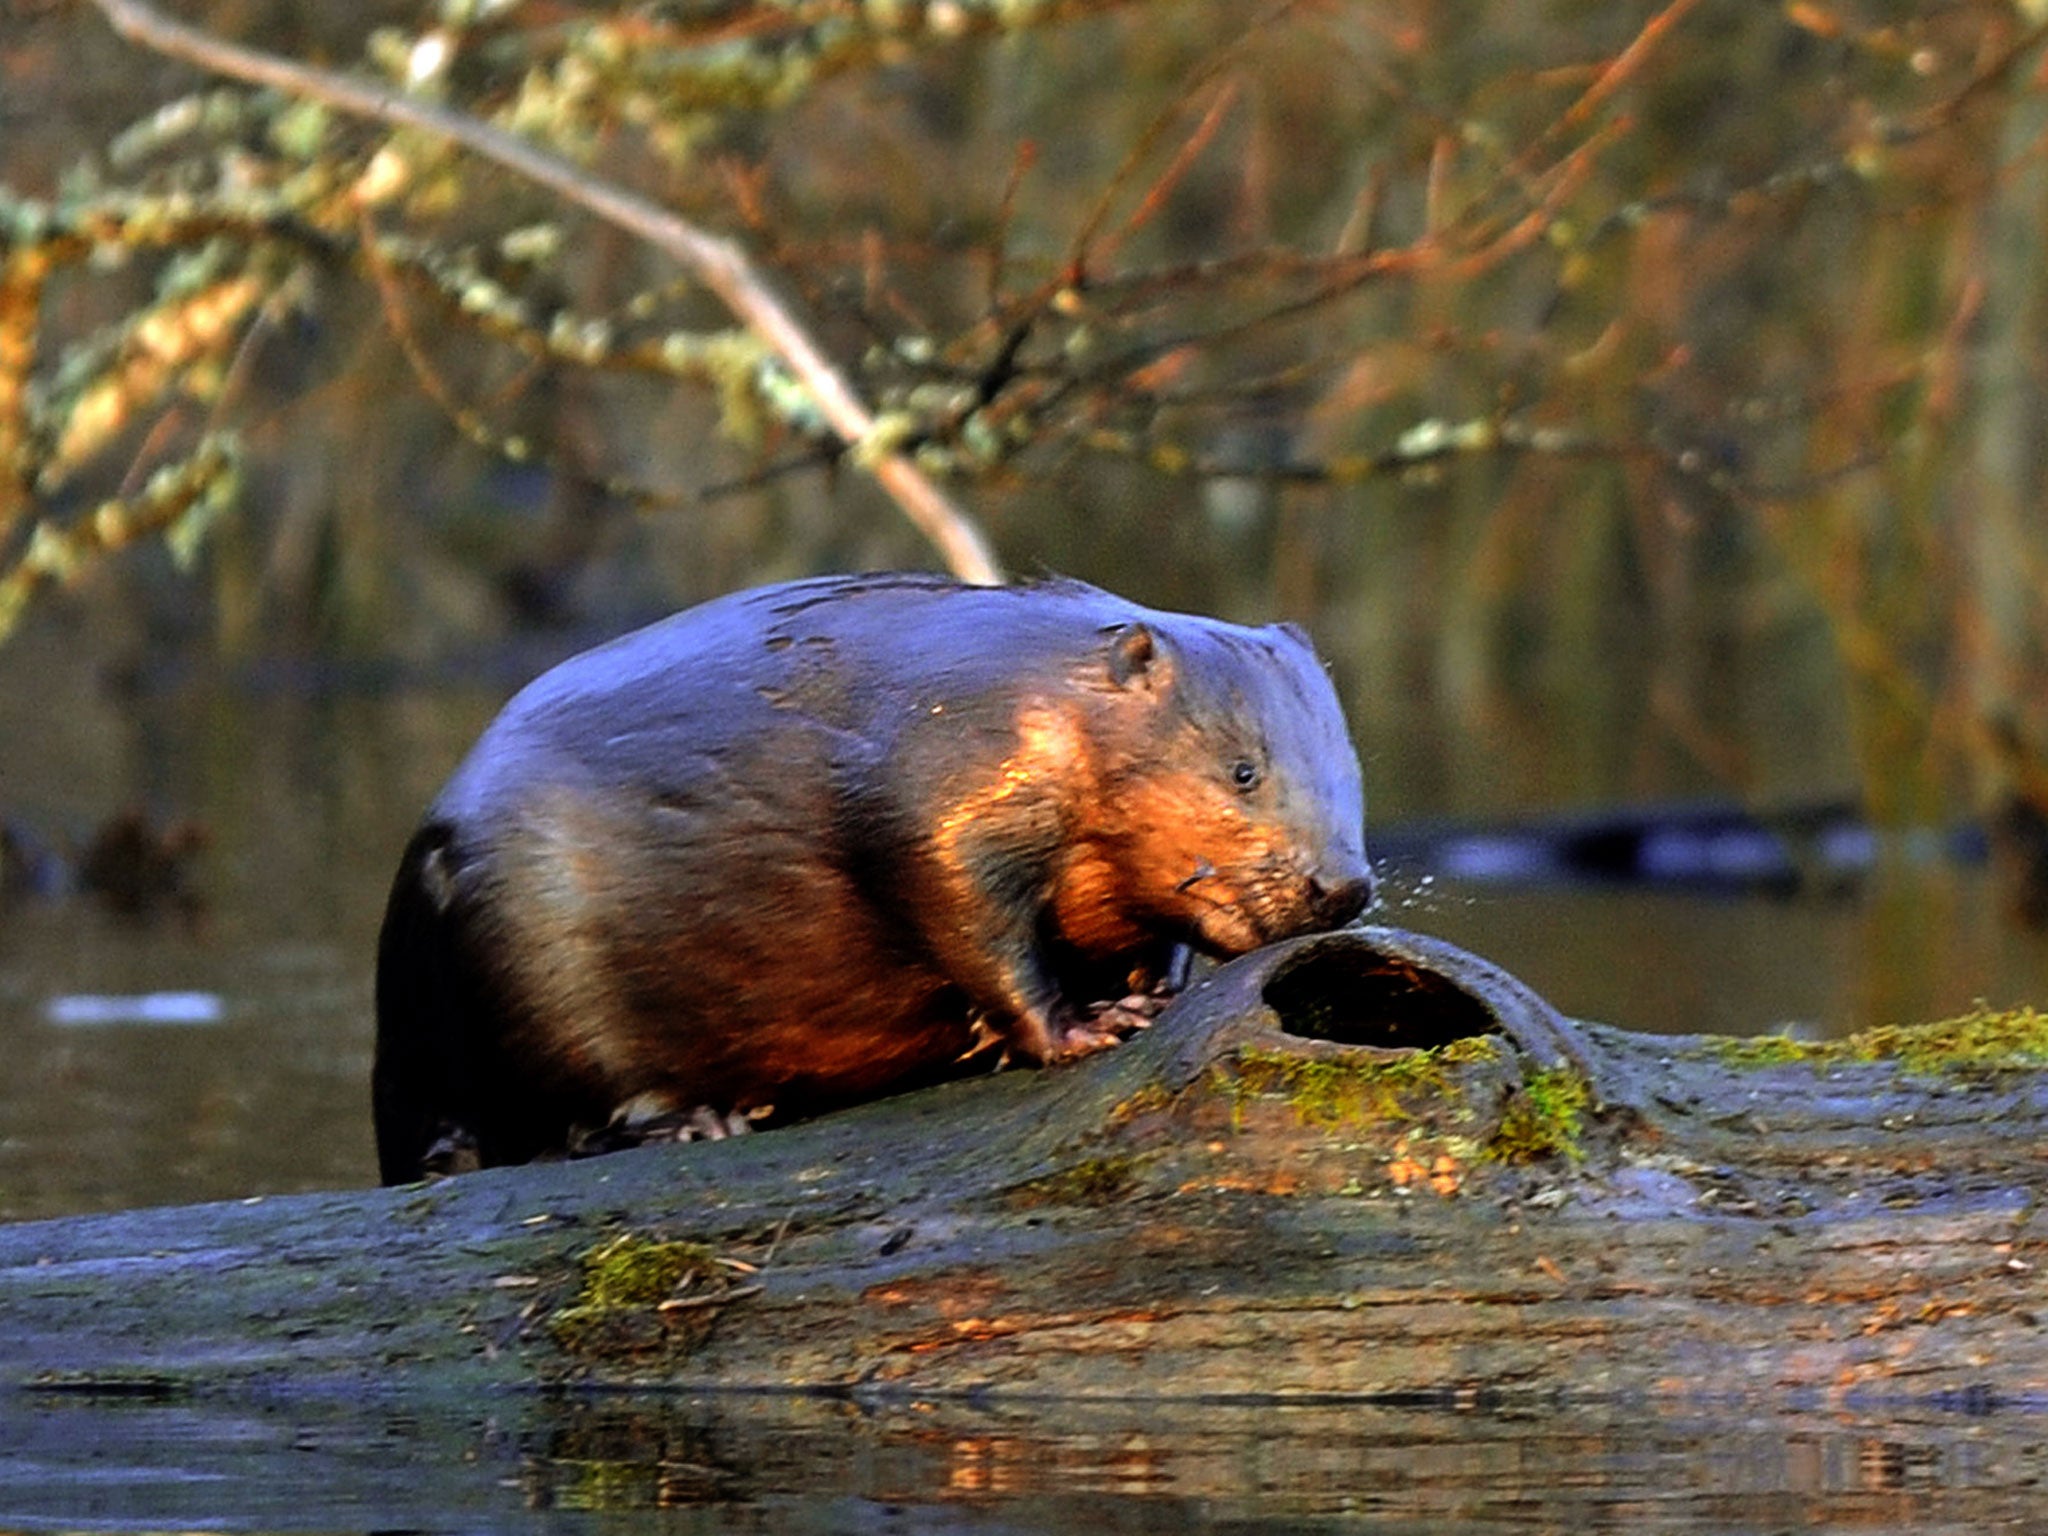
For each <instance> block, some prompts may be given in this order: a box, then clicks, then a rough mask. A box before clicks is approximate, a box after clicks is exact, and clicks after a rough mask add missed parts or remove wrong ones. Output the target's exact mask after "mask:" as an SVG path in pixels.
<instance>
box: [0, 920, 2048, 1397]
mask: <svg viewBox="0 0 2048 1536" xmlns="http://www.w3.org/2000/svg"><path fill="white" fill-rule="evenodd" d="M1865 1058H1874V1059H1865ZM2044 1060H2048V1026H2044V1025H2043V1024H2042V1022H2041V1021H2040V1020H2038V1019H2036V1018H2034V1017H2033V1016H2031V1015H2026V1016H2021V1017H2019V1018H2008V1019H2004V1020H1979V1021H1976V1022H1974V1023H1972V1024H1969V1025H1968V1026H1958V1027H1956V1028H1955V1029H1952V1030H1950V1031H1947V1032H1946V1033H1943V1032H1938V1031H1921V1032H1917V1033H1916V1032H1895V1033H1894V1034H1892V1035H1891V1036H1888V1037H1867V1038H1862V1039H1859V1040H1858V1041H1854V1042H1847V1043H1844V1044H1842V1045H1839V1046H1832V1047H1813V1046H1800V1045H1796V1044H1794V1043H1791V1042H1784V1041H1775V1042H1764V1043H1744V1042H1731V1041H1724V1040H1719V1039H1709V1038H1702V1037H1685V1038H1664V1037H1653V1036H1644V1035H1636V1034H1629V1033H1625V1032H1622V1031H1617V1030H1612V1029H1606V1028H1601V1027H1597V1026H1581V1025H1574V1024H1570V1023H1568V1022H1566V1021H1564V1020H1561V1019H1559V1018H1558V1017H1557V1016H1556V1015H1555V1014H1553V1013H1552V1012H1551V1011H1550V1010H1549V1009H1548V1008H1547V1007H1546V1006H1545V1005H1544V1004H1543V1002H1542V1001H1541V1000H1540V999H1539V998H1537V997H1535V996H1534V994H1533V993H1531V992H1529V991H1528V990H1527V989H1526V988H1524V987H1523V986H1521V985H1520V984H1519V983H1518V982H1516V981H1515V980H1514V979H1513V978H1512V977H1509V976H1506V975H1505V974H1504V973H1502V972H1500V971H1498V970H1496V969H1494V968H1493V967H1491V966H1488V965H1486V964H1485V963H1484V962H1482V961H1479V960H1477V959H1475V958H1474V957H1472V956H1469V955H1466V954H1464V953H1463V952H1461V951H1459V950H1457V949H1455V948H1453V947H1451V946H1449V945H1446V944H1443V943H1441V942H1439V941H1435V940H1430V939H1426V938H1423V937H1421V936H1419V935H1415V934H1408V933H1401V932H1397V931H1394V930H1388V929H1358V930H1350V931H1346V932H1343V933H1339V934H1334V935H1325V936H1322V937H1319V938H1312V939H1306V940H1301V941H1297V942H1294V943H1290V944H1285V945H1280V946H1276V947H1274V948H1272V949H1269V950H1265V951H1262V952H1260V953H1258V954H1256V955H1253V956H1250V957H1248V958H1246V959H1245V960H1242V961H1239V962H1237V963H1235V964H1233V965H1230V966H1227V967H1225V968H1223V969H1222V970H1220V971H1218V972H1217V973H1215V974H1214V975H1213V976H1211V977H1210V978H1209V979H1207V980H1206V981H1205V982H1203V983H1202V984H1200V985H1199V986H1198V987H1196V988H1195V989H1193V990H1191V991H1190V992H1189V993H1188V994H1187V995H1186V996H1185V997H1183V998H1182V999H1181V1000H1180V1001H1179V1002H1178V1003H1176V1004H1175V1005H1174V1006H1173V1007H1172V1008H1171V1009H1169V1010H1168V1011H1167V1012H1166V1013H1165V1014H1164V1015H1163V1016H1162V1017H1161V1018H1160V1019H1159V1020H1158V1022H1157V1023H1156V1024H1155V1025H1154V1026H1153V1027H1152V1028H1151V1029H1150V1030H1148V1031H1147V1032H1146V1033H1144V1034H1143V1035H1141V1036H1139V1037H1137V1038H1136V1039H1134V1040H1132V1041H1130V1042H1129V1043H1127V1044H1125V1045H1123V1046H1121V1047H1119V1048H1118V1049H1116V1050H1115V1051H1112V1052H1108V1053H1105V1054H1103V1055H1101V1056H1098V1057H1094V1058H1090V1059H1087V1060H1084V1061H1082V1062H1080V1063H1077V1064H1075V1065H1072V1066H1069V1067H1064V1068H1059V1069H1054V1070H1047V1071H1012V1072H1004V1073H1000V1074H997V1075H995V1076H992V1077H987V1078H981V1079H976V1080H973V1081H967V1082H960V1083H954V1084H950V1085H946V1086H943V1087H939V1088H934V1089H930V1090H926V1091H923V1092H920V1093H916V1094H912V1095H907V1096H904V1097H901V1098H897V1099H892V1100H888V1101H885V1102H882V1103H877V1104H872V1105H868V1106H866V1107H864V1108H861V1109H858V1110H854V1111H850V1112H847V1113H844V1114H839V1115H835V1116H831V1117H828V1118H825V1119H821V1120H818V1121H815V1122H812V1123H809V1124H805V1125H799V1126H793V1127H790V1128H787V1129H784V1130H778V1131H773V1132H768V1133H764V1134H759V1135H754V1136H749V1137H739V1138H735V1139H733V1140H729V1141H723V1142H715V1143H699V1144H694V1145H688V1146H665V1147H650V1148H642V1149H640V1150H637V1151H632V1152H625V1153H619V1154H616V1155H612V1156H608V1157H603V1158H596V1159H591V1160H587V1161H583V1162H576V1163H561V1164H551V1165H542V1166H532V1167H526V1168H513V1169H499V1170H491V1171H487V1172H483V1173H477V1174H470V1175H465V1176H463V1177H459V1178H455V1179H450V1180H447V1181H444V1182H441V1183H437V1184H433V1185H427V1186H416V1187H410V1188H401V1189H395V1190H354V1191H347V1192H341V1193H335V1194H321V1195H309V1196H293V1197H284V1198H268V1199H262V1200H251V1201H245V1202H241V1203H236V1204H224V1205H210V1206H197V1207H184V1208H176V1209H164V1210H151V1211H140V1212H133V1213H127V1214H122V1215H116V1216H108V1217H92V1218H81V1219H74V1220H64V1221H53V1222H42V1223H36V1224H29V1225H21V1226H16V1227H11V1228H0V1396H4V1395H5V1393H6V1392H7V1391H8V1390H9V1389H13V1390H16V1391H21V1392H27V1393H31V1394H38V1395H48V1394H58V1395H61V1394H67V1393H72V1394H93V1395H100V1394H114V1395H130V1396H145V1397H162V1396H183V1395H185V1394H190V1393H199V1392H209V1391H216V1390H227V1389H237V1390H262V1391H266V1392H271V1391H284V1392H294V1393H298V1392H308V1393H331V1392H335V1391H344V1392H353V1391H360V1390H366V1389H372V1388H374V1389H375V1390H376V1391H378V1392H379V1393H380V1394H385V1393H390V1392H403V1391H406V1390H410V1389H412V1388H414V1387H417V1388H419V1389H420V1390H421V1391H433V1392H436V1393H446V1392H450V1391H454V1392H464V1391H468V1390H470V1389H472V1388H481V1387H486V1386H528V1385H532V1384H534V1383H537V1382H538V1383H576V1382H585V1383H592V1384H601V1385H610V1386H629V1385H639V1386H647V1385H656V1386H666V1387H678V1386H680V1387H688V1388H691V1389H693V1390H717V1389H743V1390H763V1389H767V1390H802V1391H810V1392H823V1393H830V1394H842V1395H851V1396H854V1397H856V1398H858V1397H861V1396H863V1395H874V1396H876V1397H878V1398H886V1397H888V1396H891V1395H904V1396H912V1397H918V1398H934V1397H940V1396H944V1395H947V1394H962V1395H968V1396H972V1397H974V1398H976V1399H989V1398H994V1397H1000V1396H1002V1395H1005V1394H1014V1395H1018V1396H1020V1397H1022V1396H1029V1397H1034V1398H1041V1399H1042V1398H1047V1397H1064V1398H1096V1399H1108V1398H1140V1397H1142V1398H1150V1399H1199V1400H1204V1401H1210V1402H1226V1401H1239V1402H1246V1403H1250V1402H1257V1401H1265V1400H1272V1399H1293V1400H1305V1401H1310V1402H1317V1401H1323V1402H1335V1401H1351V1400H1358V1401H1373V1400H1377V1401H1386V1402H1407V1401H1429V1402H1434V1401H1442V1402H1446V1403H1455V1402H1462V1401H1469V1400H1483V1401H1488V1402H1506V1401H1512V1400H1515V1399H1518V1398H1524V1397H1526V1398H1530V1399H1532V1400H1534V1399H1540V1400H1542V1401H1545V1402H1555V1401H1559V1400H1574V1399H1577V1400H1586V1401H1591V1400H1595V1399H1608V1400H1617V1399H1618V1400H1624V1401H1627V1400H1639V1399H1643V1398H1651V1399H1656V1398H1671V1399H1677V1398H1687V1397H1693V1396H1697V1395H1699V1394H1702V1393H1706V1394H1711V1395H1713V1396H1715V1397H1717V1398H1757V1399H1769V1400H1772V1401H1774V1402H1776V1403H1778V1404H1780V1405H1784V1404H1787V1403H1794V1404H1807V1405H1817V1404H1823V1403H1838V1402H1845V1401H1855V1400H1863V1401H1866V1402H1872V1401H1891V1400H1894V1399H1898V1400H1912V1401H1916V1402H1935V1403H1940V1402H1964V1403H1991V1402H2019V1401H2026V1402H2031V1403H2040V1402H2043V1401H2048V1329H2044V1328H2043V1327H2042V1326H2041V1323H2040V1319H2041V1317H2042V1316H2043V1315H2044V1314H2048V1281H2044V1274H2048V1232H2044V1230H2043V1227H2042V1224H2041V1223H2040V1222H2039V1221H2037V1220H2036V1217H2035V1210H2036V1206H2037V1204H2038V1203H2039V1197H2040V1192H2041V1190H2042V1188H2043V1184H2044V1154H2048V1072H2044V1071H2043V1070H2042V1069H2041V1067H2040V1066H2039V1065H2038V1064H2039V1063H2041V1062H2042V1061H2044Z"/></svg>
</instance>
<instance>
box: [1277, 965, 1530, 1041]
mask: <svg viewBox="0 0 2048 1536" xmlns="http://www.w3.org/2000/svg"><path fill="white" fill-rule="evenodd" d="M1262 996H1263V997H1264V1000H1265V1003H1266V1006H1267V1007H1268V1008H1271V1009H1272V1010H1273V1012H1274V1014H1275V1015H1277V1016H1278V1018H1279V1020H1280V1029H1281V1031H1282V1032H1283V1033H1285V1034H1289V1035H1294V1036H1296V1037H1297V1038H1300V1039H1304V1040H1326V1041H1328V1042H1330V1043H1331V1044H1333V1045H1369V1046H1377V1047H1380V1048H1381V1049H1387V1050H1430V1049H1433V1048H1434V1047H1437V1046H1441V1045H1449V1044H1450V1043H1451V1042H1452V1041H1453V1040H1464V1039H1469V1038H1470V1037H1472V1036H1474V1035H1490V1034H1497V1033H1498V1032H1499V1030H1500V1021H1499V1019H1498V1018H1497V1017H1496V1015H1495V1013H1494V1011H1493V1010H1492V1009H1491V1008H1489V1007H1488V1006H1487V1005H1486V1004H1485V1003H1484V1002H1483V1001H1481V1000H1480V999H1479V998H1477V997H1475V996H1473V995H1472V994H1471V993H1470V992H1468V991H1466V990H1465V989H1464V988H1463V987H1461V986H1459V985H1458V984H1457V983H1456V982H1455V981H1453V980H1451V979H1450V978H1449V977H1448V976H1445V975H1443V974H1442V973H1441V972H1438V971H1433V970H1425V969H1423V968H1421V967H1419V966H1416V965H1412V964H1410V963H1409V962H1407V961H1405V960H1402V959H1399V958H1397V957H1395V956H1392V955H1388V954H1385V953H1383V952H1382V951H1380V950H1378V949H1376V948H1374V947H1372V946H1371V945H1369V944H1364V943H1356V942H1353V943H1323V944H1318V945H1315V946H1313V947H1311V948H1309V949H1308V950H1307V951H1306V952H1304V953H1302V954H1301V955H1299V956H1298V957H1296V958H1294V959H1292V960H1290V961H1288V962H1286V963H1283V964H1282V965H1281V966H1280V967H1279V968H1278V969H1276V970H1275V971H1274V973H1273V975H1272V977H1271V978H1270V979H1269V980H1268V981H1267V982H1266V985H1265V988H1264V991H1263V993H1262Z"/></svg>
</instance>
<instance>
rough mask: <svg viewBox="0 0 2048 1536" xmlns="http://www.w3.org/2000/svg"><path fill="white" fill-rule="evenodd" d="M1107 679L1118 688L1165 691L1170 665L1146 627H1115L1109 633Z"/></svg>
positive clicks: (1156, 637)
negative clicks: (1133, 687) (1136, 687)
mask: <svg viewBox="0 0 2048 1536" xmlns="http://www.w3.org/2000/svg"><path fill="white" fill-rule="evenodd" d="M1109 677H1110V681H1111V682H1113V683H1115V684H1116V685H1117V687H1119V688H1129V687H1131V686H1133V685H1137V686H1141V687H1145V688H1154V689H1157V688H1164V687H1165V686H1166V685H1167V684H1168V683H1169V682H1171V681H1172V680H1173V663H1172V661H1171V660H1169V659H1168V657H1167V654H1166V649H1165V647H1164V646H1162V645H1161V644H1160V643H1159V637H1158V636H1157V635H1155V634H1153V633H1152V628H1151V626H1150V625H1148V624H1118V625H1116V626H1115V627H1113V628H1112V629H1111V630H1110V641H1109Z"/></svg>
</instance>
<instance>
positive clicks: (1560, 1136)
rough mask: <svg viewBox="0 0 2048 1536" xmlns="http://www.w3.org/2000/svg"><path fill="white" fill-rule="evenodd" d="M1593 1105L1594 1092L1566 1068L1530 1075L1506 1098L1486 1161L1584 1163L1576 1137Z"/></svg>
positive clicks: (1584, 1154) (1487, 1150)
mask: <svg viewBox="0 0 2048 1536" xmlns="http://www.w3.org/2000/svg"><path fill="white" fill-rule="evenodd" d="M1592 1104H1593V1093H1592V1090H1591V1089H1590V1088H1589V1087H1588V1086H1587V1084H1586V1080H1585V1079H1584V1078H1583V1077H1581V1076H1580V1075H1579V1074H1578V1073H1577V1072H1575V1071H1573V1070H1572V1069H1571V1068H1570V1067H1552V1068H1549V1069H1546V1070H1545V1071H1542V1072H1535V1073H1531V1074H1530V1076H1529V1078H1528V1080H1527V1081H1526V1082H1524V1083H1523V1084H1522V1085H1521V1086H1520V1087H1519V1088H1517V1089H1515V1091H1514V1092H1513V1093H1511V1094H1509V1095H1508V1100H1507V1103H1506V1104H1505V1105H1504V1106H1503V1107H1502V1109H1501V1117H1500V1124H1499V1125H1497V1126H1496V1127H1494V1132H1493V1134H1492V1135H1491V1136H1490V1137H1488V1138H1487V1141H1486V1146H1485V1152H1484V1155H1485V1158H1486V1160H1487V1161H1488V1162H1494V1163H1534V1162H1540V1161H1542V1160H1544V1159H1545V1158H1551V1157H1563V1158H1566V1159H1568V1160H1570V1161H1571V1162H1574V1163H1577V1162H1583V1161H1584V1160H1585V1156H1586V1150H1585V1148H1584V1147H1583V1146H1582V1145H1581V1144H1580V1137H1581V1135H1582V1134H1583V1132H1584V1131H1585V1128H1586V1113H1587V1111H1588V1110H1590V1109H1591V1108H1592Z"/></svg>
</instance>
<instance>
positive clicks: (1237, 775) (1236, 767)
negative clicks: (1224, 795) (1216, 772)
mask: <svg viewBox="0 0 2048 1536" xmlns="http://www.w3.org/2000/svg"><path fill="white" fill-rule="evenodd" d="M1259 778H1260V774H1259V765H1258V764H1257V763H1255V762H1253V761H1252V760H1251V759H1250V758H1246V757H1241V758H1239V759H1238V760H1237V761H1236V762H1235V763H1233V764H1232V765H1231V769H1230V782H1231V783H1233V784H1235V785H1236V786H1237V787H1238V788H1239V789H1240V790H1244V791H1247V792H1249V791H1251V790H1254V789H1257V788H1258V787H1259Z"/></svg>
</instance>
